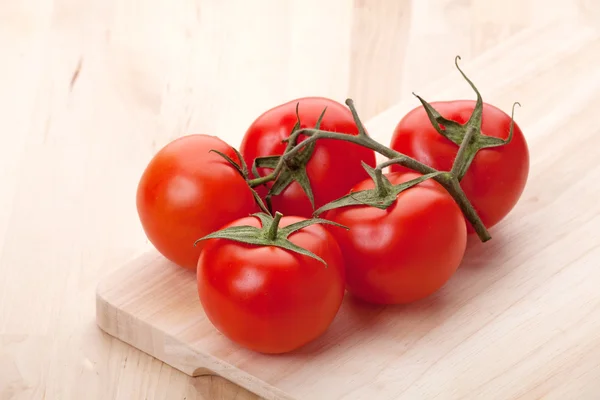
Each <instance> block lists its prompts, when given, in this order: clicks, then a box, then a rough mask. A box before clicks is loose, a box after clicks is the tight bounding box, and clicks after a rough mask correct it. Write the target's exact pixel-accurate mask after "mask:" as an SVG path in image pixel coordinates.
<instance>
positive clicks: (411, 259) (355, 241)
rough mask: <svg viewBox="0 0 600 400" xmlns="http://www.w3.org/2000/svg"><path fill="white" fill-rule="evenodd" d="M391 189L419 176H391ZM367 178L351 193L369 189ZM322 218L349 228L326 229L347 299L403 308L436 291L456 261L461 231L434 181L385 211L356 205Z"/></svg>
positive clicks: (458, 215)
mask: <svg viewBox="0 0 600 400" xmlns="http://www.w3.org/2000/svg"><path fill="white" fill-rule="evenodd" d="M385 176H386V177H387V178H388V179H389V180H390V182H391V183H392V184H400V183H403V182H406V181H409V180H411V179H414V178H417V177H419V176H420V175H419V174H417V173H391V174H387V175H385ZM373 187H374V182H373V180H371V179H367V180H365V181H363V182H361V183H359V184H358V185H357V186H355V187H354V188H353V189H352V191H353V192H356V191H360V190H366V189H372V188H373ZM323 218H325V219H328V220H331V221H333V222H337V223H339V224H342V225H345V226H346V227H348V228H350V229H349V230H348V231H346V230H342V229H335V228H334V229H331V233H332V234H333V235H334V237H335V238H336V240H337V242H338V244H339V246H340V248H341V249H342V254H343V255H344V262H345V266H346V284H347V289H348V292H349V293H351V294H352V295H354V296H356V297H358V298H360V299H362V300H364V301H367V302H370V303H376V304H403V303H410V302H413V301H416V300H419V299H422V298H425V297H427V296H429V295H431V294H432V293H434V292H436V291H437V290H438V289H440V288H441V287H442V286H443V285H444V284H445V283H446V281H448V279H450V277H451V276H452V275H453V274H454V272H455V271H456V269H457V268H458V266H459V264H460V262H461V261H462V258H463V255H464V252H465V248H466V242H467V230H466V224H465V220H464V217H463V214H462V212H461V211H460V209H459V207H458V205H457V204H456V203H455V201H454V199H453V198H452V197H451V196H450V195H449V194H448V192H446V190H445V189H444V188H443V187H442V186H441V185H440V184H438V183H437V182H435V181H434V180H431V179H429V180H426V181H424V182H421V183H419V184H417V185H416V186H413V187H412V188H410V189H407V190H405V191H403V192H401V193H400V194H398V195H397V196H396V201H395V203H394V204H392V205H391V206H390V207H388V208H387V209H385V210H382V209H379V208H375V207H372V206H367V205H356V206H348V207H342V208H337V209H333V210H329V211H327V212H325V213H324V215H323Z"/></svg>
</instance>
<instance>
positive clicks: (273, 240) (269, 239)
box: [194, 212, 348, 266]
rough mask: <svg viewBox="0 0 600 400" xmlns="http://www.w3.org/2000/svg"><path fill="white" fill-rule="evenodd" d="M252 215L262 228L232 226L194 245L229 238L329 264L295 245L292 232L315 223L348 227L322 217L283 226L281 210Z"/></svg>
mask: <svg viewBox="0 0 600 400" xmlns="http://www.w3.org/2000/svg"><path fill="white" fill-rule="evenodd" d="M252 216H253V217H256V218H258V219H259V220H260V221H261V224H262V227H261V228H257V227H255V226H232V227H229V228H225V229H222V230H220V231H216V232H213V233H211V234H209V235H207V236H204V237H203V238H200V239H198V240H197V241H196V242H195V243H194V245H195V244H196V243H198V242H199V241H201V240H208V239H227V240H233V241H235V242H240V243H246V244H253V245H258V246H275V247H280V248H282V249H286V250H289V251H293V252H295V253H298V254H302V255H305V256H308V257H312V258H314V259H315V260H317V261H320V262H322V263H323V264H325V265H326V266H327V263H326V262H325V260H323V259H322V258H321V257H319V256H317V255H316V254H314V253H312V252H310V251H308V250H306V249H304V248H302V247H300V246H297V245H295V244H294V243H292V242H291V241H290V240H289V239H288V237H289V236H290V235H291V234H292V233H294V232H297V231H299V230H300V229H303V228H306V227H307V226H310V225H314V224H329V225H334V226H338V227H340V228H344V229H348V228H347V227H345V226H343V225H340V224H337V223H335V222H332V221H328V220H325V219H320V218H313V219H307V220H303V221H299V222H296V223H294V224H290V225H288V226H285V227H283V228H282V227H279V222H280V221H281V217H282V214H281V213H279V212H276V213H275V217H272V216H271V215H269V214H267V213H256V214H252Z"/></svg>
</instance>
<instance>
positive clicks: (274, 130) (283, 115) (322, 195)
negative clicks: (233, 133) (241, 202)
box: [240, 97, 375, 218]
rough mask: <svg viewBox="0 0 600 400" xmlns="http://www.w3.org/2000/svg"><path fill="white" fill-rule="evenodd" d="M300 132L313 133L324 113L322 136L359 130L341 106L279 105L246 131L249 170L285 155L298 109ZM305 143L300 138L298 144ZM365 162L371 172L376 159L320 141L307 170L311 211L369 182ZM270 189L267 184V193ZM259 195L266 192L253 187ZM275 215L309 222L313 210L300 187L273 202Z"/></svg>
mask: <svg viewBox="0 0 600 400" xmlns="http://www.w3.org/2000/svg"><path fill="white" fill-rule="evenodd" d="M298 103H299V107H298V114H299V116H300V123H301V126H300V127H301V128H314V127H315V125H316V123H317V121H318V119H319V116H320V115H321V113H322V112H323V109H324V108H325V107H327V111H326V112H325V115H324V117H323V120H322V121H321V125H320V128H321V129H323V130H326V131H334V132H339V133H347V134H351V135H357V134H358V128H357V127H356V124H355V122H354V119H353V118H352V113H351V112H350V110H349V109H348V108H347V107H345V106H344V105H343V104H340V103H338V102H336V101H334V100H330V99H327V98H323V97H305V98H301V99H297V100H293V101H290V102H287V103H285V104H281V105H279V106H277V107H275V108H272V109H270V110H268V111H266V112H265V113H263V114H262V115H261V116H259V117H258V118H257V119H256V120H255V121H254V122H253V123H252V124H251V125H250V127H249V128H248V130H247V131H246V134H245V136H244V138H243V140H242V144H241V147H240V152H241V153H242V156H243V157H244V159H245V160H246V163H247V164H248V166H249V167H251V166H252V164H253V162H254V159H255V158H257V157H265V156H272V155H281V154H283V153H284V151H285V148H286V143H284V142H282V140H283V139H286V138H288V137H289V136H290V133H291V132H292V129H293V128H294V125H295V124H296V122H297V116H296V105H297V104H298ZM304 139H305V137H301V138H300V141H302V140H304ZM361 161H364V162H365V163H367V164H368V165H370V166H375V153H374V152H373V151H372V150H370V149H367V148H365V147H362V146H359V145H356V144H353V143H348V142H343V141H337V140H331V139H322V140H319V141H318V142H317V143H316V145H315V149H314V152H313V154H312V157H311V158H310V160H309V161H308V163H307V165H306V172H307V176H308V179H309V181H310V184H311V187H312V191H313V195H314V203H315V208H318V207H320V206H322V205H324V204H325V203H329V202H330V201H332V200H335V199H337V198H339V197H341V196H343V195H345V194H346V193H348V190H349V189H350V188H351V187H352V186H353V185H355V184H356V183H358V182H360V181H361V180H363V179H365V178H367V177H368V175H367V174H366V172H365V170H364V168H363V167H362V165H361ZM271 171H272V170H269V169H266V168H260V169H259V173H260V174H261V175H266V174H268V173H269V172H271ZM271 185H272V183H270V184H268V186H269V187H271ZM256 189H257V192H259V193H260V194H261V195H262V196H264V195H266V192H267V189H266V188H265V187H264V186H260V187H257V188H256ZM272 205H273V211H274V212H275V211H280V212H281V213H282V214H283V215H298V216H303V217H305V218H310V217H311V216H312V214H313V208H312V206H311V204H310V201H309V198H308V197H307V196H306V194H305V192H304V191H303V189H302V187H301V186H300V185H299V184H298V182H293V183H291V184H290V185H289V186H288V187H287V188H286V189H285V190H284V191H283V192H282V193H281V194H280V195H278V196H274V197H273V198H272Z"/></svg>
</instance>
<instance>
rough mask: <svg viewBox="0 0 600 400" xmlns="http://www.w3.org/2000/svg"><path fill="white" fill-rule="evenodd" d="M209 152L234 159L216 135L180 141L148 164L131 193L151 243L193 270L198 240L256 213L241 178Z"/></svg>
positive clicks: (250, 196) (252, 199)
mask: <svg viewBox="0 0 600 400" xmlns="http://www.w3.org/2000/svg"><path fill="white" fill-rule="evenodd" d="M210 150H217V151H220V152H222V153H224V154H226V155H228V156H229V157H231V158H232V159H234V160H235V159H237V156H236V154H235V151H234V150H233V148H232V147H231V146H230V145H228V144H227V143H225V142H224V141H223V140H221V139H219V138H217V137H215V136H209V135H203V134H193V135H187V136H183V137H180V138H178V139H176V140H174V141H172V142H170V143H168V144H167V145H166V146H164V147H163V148H162V149H161V150H159V151H158V153H157V154H156V155H155V156H154V157H153V158H152V159H151V160H150V162H149V163H148V165H147V167H146V168H145V170H144V172H143V174H142V176H141V178H140V181H139V184H138V187H137V193H136V207H137V211H138V216H139V218H140V222H141V224H142V227H143V229H144V232H145V233H146V236H147V237H148V239H149V240H150V242H151V243H152V244H153V245H154V247H155V248H156V249H157V250H158V251H159V252H160V253H161V254H162V255H163V256H164V257H165V258H167V259H169V260H170V261H172V262H174V263H175V264H177V265H179V266H181V267H184V268H187V269H189V270H192V271H195V270H196V265H197V263H198V257H199V256H200V252H201V250H202V248H203V246H204V243H199V244H198V245H196V246H194V242H195V241H196V240H197V239H198V238H199V237H202V236H204V235H206V234H209V233H211V232H213V231H215V230H217V229H219V228H220V227H221V226H223V225H224V224H226V223H228V222H231V221H233V220H234V219H237V218H240V217H243V216H246V215H249V214H251V213H253V212H256V211H258V207H257V205H256V202H255V201H254V198H253V196H252V193H251V191H250V189H249V187H248V185H247V183H246V181H245V179H244V178H243V177H242V176H241V175H240V174H239V173H238V172H237V171H236V170H235V168H233V167H232V166H231V165H230V164H229V163H228V162H227V161H225V159H223V157H221V156H220V155H218V154H216V153H214V152H211V151H210Z"/></svg>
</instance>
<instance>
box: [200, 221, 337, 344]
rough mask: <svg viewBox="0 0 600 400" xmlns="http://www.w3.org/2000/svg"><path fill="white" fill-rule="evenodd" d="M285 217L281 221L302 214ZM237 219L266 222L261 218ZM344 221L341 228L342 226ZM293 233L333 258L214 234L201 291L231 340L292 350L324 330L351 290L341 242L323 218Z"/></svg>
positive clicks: (215, 321)
mask: <svg viewBox="0 0 600 400" xmlns="http://www.w3.org/2000/svg"><path fill="white" fill-rule="evenodd" d="M302 220H304V218H300V217H283V218H282V219H281V223H280V226H281V227H285V226H288V225H290V224H292V223H295V222H298V221H302ZM232 226H253V227H257V228H259V227H261V223H260V221H259V220H258V219H257V218H254V217H247V218H242V219H239V220H237V221H235V222H232V223H231V224H228V225H227V226H226V227H224V229H225V228H229V227H232ZM336 229H340V228H336ZM289 240H290V241H291V242H292V243H293V244H295V245H297V246H300V247H302V248H304V249H306V250H308V251H310V252H312V253H313V254H315V255H317V256H319V257H321V258H322V259H323V260H324V261H325V262H326V263H327V266H325V265H324V264H323V263H322V262H320V261H318V260H316V259H314V258H311V257H309V256H306V255H301V254H298V253H295V252H292V251H289V250H287V249H283V248H280V247H275V246H257V245H252V244H245V243H240V242H237V241H232V240H229V239H210V240H208V241H207V242H206V245H205V247H204V251H203V252H202V254H201V256H200V259H199V260H198V272H197V282H198V293H199V297H200V301H201V303H202V306H203V308H204V310H205V312H206V315H207V317H208V318H209V320H210V321H211V322H212V324H213V325H214V326H215V327H216V328H217V329H218V330H219V331H220V332H221V333H223V334H224V335H225V336H226V337H228V338H229V339H230V340H232V341H234V342H236V343H238V344H240V345H241V346H244V347H246V348H248V349H251V350H253V351H257V352H261V353H284V352H288V351H292V350H294V349H296V348H299V347H301V346H303V345H304V344H306V343H308V342H310V341H312V340H314V339H315V338H317V337H318V336H320V335H321V334H323V333H324V332H325V331H326V330H327V328H328V327H329V325H330V324H331V322H332V320H333V319H334V317H335V315H336V314H337V312H338V310H339V308H340V305H341V303H342V299H343V296H344V266H343V261H342V255H341V252H340V248H339V247H338V245H337V243H336V242H335V240H334V238H333V236H332V235H331V234H330V233H329V232H328V231H327V229H325V228H324V227H323V226H321V225H311V226H308V227H305V228H302V229H301V230H299V231H296V232H294V233H292V234H291V235H290V236H289Z"/></svg>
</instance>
